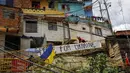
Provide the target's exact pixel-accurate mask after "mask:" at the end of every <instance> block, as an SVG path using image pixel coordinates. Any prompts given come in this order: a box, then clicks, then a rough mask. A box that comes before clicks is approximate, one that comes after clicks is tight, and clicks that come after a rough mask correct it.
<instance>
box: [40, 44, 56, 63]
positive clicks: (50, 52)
mask: <svg viewBox="0 0 130 73" xmlns="http://www.w3.org/2000/svg"><path fill="white" fill-rule="evenodd" d="M54 56H55V51H54V49H53V47H52V44H50V45H49V46H48V48H47V49H46V50H45V51H44V52H43V54H42V55H41V56H40V58H42V59H44V60H45V63H47V64H52V62H53V60H54Z"/></svg>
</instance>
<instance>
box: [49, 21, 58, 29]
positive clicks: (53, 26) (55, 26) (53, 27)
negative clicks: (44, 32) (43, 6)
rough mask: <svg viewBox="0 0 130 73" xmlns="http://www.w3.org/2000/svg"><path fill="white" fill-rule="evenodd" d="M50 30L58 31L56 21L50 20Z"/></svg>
mask: <svg viewBox="0 0 130 73" xmlns="http://www.w3.org/2000/svg"><path fill="white" fill-rule="evenodd" d="M48 30H55V31H57V23H56V22H48Z"/></svg>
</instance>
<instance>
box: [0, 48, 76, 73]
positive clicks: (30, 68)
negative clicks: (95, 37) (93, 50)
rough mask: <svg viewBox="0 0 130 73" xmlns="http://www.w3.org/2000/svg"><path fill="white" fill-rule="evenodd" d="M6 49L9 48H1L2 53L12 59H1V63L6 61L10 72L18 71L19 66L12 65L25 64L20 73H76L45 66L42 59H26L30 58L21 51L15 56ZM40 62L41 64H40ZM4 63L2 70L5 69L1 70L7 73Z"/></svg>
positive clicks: (53, 66)
mask: <svg viewBox="0 0 130 73" xmlns="http://www.w3.org/2000/svg"><path fill="white" fill-rule="evenodd" d="M4 48H8V47H6V46H4V47H0V52H1V53H4V54H9V55H10V56H12V57H10V58H1V59H0V62H1V60H2V61H5V62H4V63H5V65H6V66H8V67H9V69H8V72H12V71H17V68H18V66H17V65H16V66H14V65H12V63H13V62H14V64H16V63H23V64H25V66H22V65H23V64H22V65H21V67H23V68H18V71H19V72H21V73H23V72H24V73H32V72H34V73H38V72H40V73H74V72H71V71H68V70H66V69H63V68H60V67H57V66H55V65H52V64H45V62H44V61H43V60H42V59H41V60H38V59H37V58H32V59H33V61H32V60H28V59H25V57H26V58H29V57H30V56H28V55H26V54H24V53H22V52H20V51H15V54H14V53H12V52H10V51H6V50H4ZM8 49H10V50H12V49H11V48H8ZM17 54H19V55H17ZM39 61H40V62H41V63H39ZM4 63H2V64H3V65H2V66H3V67H1V66H0V68H3V69H1V70H0V71H2V72H4V71H5V72H6V71H7V70H6V67H5V65H4ZM0 64H1V63H0ZM13 73H14V72H13Z"/></svg>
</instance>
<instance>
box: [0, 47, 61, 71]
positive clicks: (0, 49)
mask: <svg viewBox="0 0 130 73" xmlns="http://www.w3.org/2000/svg"><path fill="white" fill-rule="evenodd" d="M0 51H3V52H4V53H8V54H11V55H13V56H15V57H17V58H18V59H20V60H23V61H26V62H29V63H32V64H34V65H36V66H38V67H41V68H43V69H45V70H48V71H51V72H53V73H59V72H56V71H54V70H51V69H48V68H45V67H43V66H41V65H39V64H37V63H34V62H32V61H29V60H25V59H23V58H20V57H19V56H17V55H14V54H12V53H10V52H8V51H5V50H3V49H2V48H0Z"/></svg>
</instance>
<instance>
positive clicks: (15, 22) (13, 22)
mask: <svg viewBox="0 0 130 73" xmlns="http://www.w3.org/2000/svg"><path fill="white" fill-rule="evenodd" d="M3 9H6V10H12V11H13V12H14V13H15V18H14V19H10V18H4V16H3ZM19 11H20V9H18V8H11V7H6V6H0V27H1V28H2V27H9V28H12V27H13V28H18V27H19V26H20V24H19V22H20V16H19Z"/></svg>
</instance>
